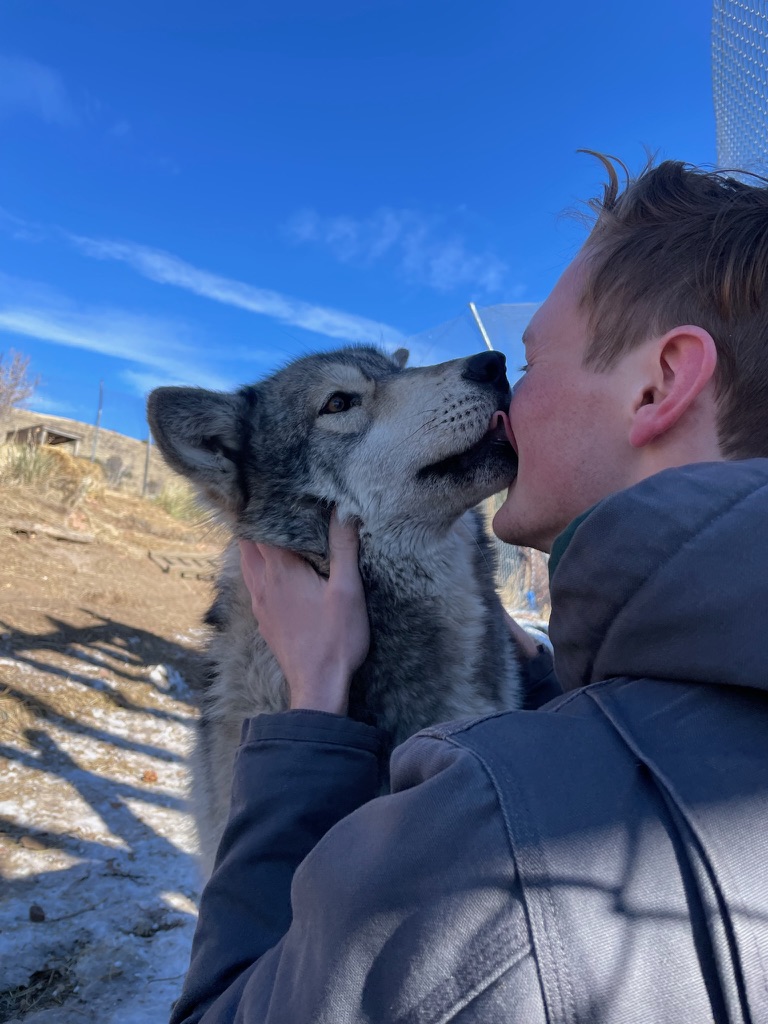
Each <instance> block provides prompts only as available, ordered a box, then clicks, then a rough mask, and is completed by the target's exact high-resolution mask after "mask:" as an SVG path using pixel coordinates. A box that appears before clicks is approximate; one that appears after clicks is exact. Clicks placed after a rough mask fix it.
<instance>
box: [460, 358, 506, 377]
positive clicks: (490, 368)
mask: <svg viewBox="0 0 768 1024" xmlns="http://www.w3.org/2000/svg"><path fill="white" fill-rule="evenodd" d="M461 376H462V377H463V378H464V379H465V380H472V381H475V382H476V383H478V384H503V383H505V382H506V379H507V359H506V356H504V355H503V354H502V353H501V352H478V354H477V355H476V356H470V357H469V359H468V360H467V365H466V366H465V367H464V370H463V372H462V374H461Z"/></svg>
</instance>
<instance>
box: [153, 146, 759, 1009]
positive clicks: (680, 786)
mask: <svg viewBox="0 0 768 1024" xmlns="http://www.w3.org/2000/svg"><path fill="white" fill-rule="evenodd" d="M606 166H607V167H608V169H609V184H608V186H607V187H606V190H605V196H604V197H603V200H602V202H601V203H600V204H598V219H597V223H596V226H595V228H594V230H593V231H592V233H591V235H590V237H589V239H588V240H587V243H586V245H585V247H584V249H583V250H582V252H581V253H580V255H579V256H578V257H577V258H576V260H575V261H574V262H573V263H572V264H571V266H570V267H568V269H567V270H566V271H565V273H564V274H563V277H562V278H561V280H560V281H559V282H558V284H557V286H556V287H555V289H554V291H553V292H552V294H551V295H550V297H549V298H548V299H547V301H546V302H545V303H544V304H543V306H542V307H541V308H540V309H539V311H538V312H537V314H536V316H535V317H534V319H533V321H532V322H531V325H530V327H529V329H528V331H527V332H526V348H527V359H528V367H527V369H526V373H525V376H524V378H523V379H522V381H521V382H520V383H519V385H518V386H517V388H516V389H515V394H514V397H513V401H512V405H511V408H510V414H509V415H510V422H511V427H512V431H513V433H514V438H515V443H516V447H517V449H518V452H519V460H520V464H519V472H518V475H517V477H516V479H515V480H514V481H513V482H512V483H511V485H510V488H509V494H508V497H507V499H506V501H505V503H504V505H503V506H502V508H501V509H500V510H499V512H498V513H497V516H496V520H495V523H494V529H495V531H496V533H497V534H498V535H499V536H500V537H501V538H502V539H504V540H507V541H509V542H513V543H518V544H527V545H535V546H537V547H539V548H541V549H542V550H545V551H551V559H550V566H551V569H552V571H553V575H552V606H553V613H552V622H551V635H552V638H553V642H554V648H555V661H556V667H557V675H558V678H559V680H560V683H561V684H562V687H563V690H564V691H565V696H562V697H560V698H557V699H555V700H554V701H551V702H550V703H548V704H546V705H545V706H543V707H541V708H539V709H538V710H535V711H521V712H512V713H508V714H504V715H496V716H492V717H490V718H485V719H482V720H479V721H469V722H454V723H449V724H446V725H444V726H439V727H435V728H433V729H430V730H427V731H426V732H424V733H421V734H419V735H418V736H416V737H414V738H413V739H412V740H410V741H409V742H408V743H406V744H404V745H403V746H402V747H400V748H399V749H398V750H397V751H396V752H395V755H394V757H393V763H392V787H393V792H392V795H391V796H387V797H384V798H382V799H380V800H374V801H372V800H371V798H372V797H373V796H374V795H375V787H376V777H377V750H378V743H379V738H378V734H377V732H376V730H375V729H373V728H371V727H369V726H366V725H363V724H361V723H358V722H353V721H350V720H349V719H347V718H346V717H345V716H344V712H345V709H346V699H347V696H346V695H347V687H348V684H349V679H350V676H351V674H352V672H353V671H354V670H355V668H356V667H357V666H358V665H359V664H360V663H361V661H362V660H363V658H364V657H365V653H366V651H367V647H368V625H367V620H366V616H365V606H364V603H363V597H362V592H361V587H360V581H359V577H358V575H357V563H356V540H355V535H354V531H351V530H349V529H344V528H342V527H340V526H338V525H337V524H336V523H335V522H334V523H333V528H332V535H331V541H332V545H331V546H332V568H331V576H330V579H329V580H328V581H327V582H326V581H323V580H320V579H318V578H317V577H316V576H315V575H314V573H312V572H311V570H307V568H306V566H304V565H303V564H302V563H300V562H299V561H298V560H296V559H294V558H293V557H291V556H289V555H287V554H285V553H283V552H278V551H274V550H270V549H263V548H262V549H257V548H255V547H254V546H252V545H251V546H245V547H244V551H243V569H244V575H245V578H246V582H247V583H248V586H249V589H250V590H251V593H252V596H253V604H254V611H255V613H256V615H257V618H258V620H259V623H260V629H261V631H262V633H263V634H264V636H265V637H266V639H267V640H268V642H269V643H270V645H271V646H272V648H273V650H274V653H275V655H276V656H277V658H278V661H279V662H280V664H281V666H282V668H283V670H284V672H285V675H286V678H287V679H288V681H289V684H290V689H291V697H292V708H293V709H294V710H291V711H289V712H286V713H285V714H282V715H274V716H261V717H260V718H257V719H253V720H251V721H250V722H249V723H247V725H246V728H245V730H244V737H243V739H244V742H243V745H242V747H241V749H240V752H239V754H238V762H237V766H236V770H235V784H234V795H233V805H232V813H231V818H230V824H229V827H228V829H227V832H226V834H225V837H224V840H223V842H222V846H221V850H220V853H219V858H218V863H217V868H216V870H215V871H214V874H213V877H212V878H211V881H210V882H209V884H208V887H207V889H206V891H205V893H204V895H203V899H202V904H201V911H200V922H199V927H198V933H197V936H196V940H195V946H194V950H193V956H192V964H191V968H190V972H189V975H188V977H187V981H186V986H185V989H184V993H183V995H182V997H181V999H180V1000H179V1003H178V1005H177V1007H176V1010H175V1013H174V1016H173V1021H174V1022H175V1024H181V1022H185V1024H191V1022H193V1021H195V1022H196V1021H203V1022H205V1024H218V1022H223V1021H238V1022H244V1024H245V1022H262V1021H263V1022H270V1024H272V1022H277V1021H280V1022H286V1024H287V1022H290V1024H300V1022H310V1021H311V1022H323V1024H346V1022H362V1021H366V1022H382V1024H383V1022H402V1024H405V1022H408V1024H427V1022H430V1024H431V1022H438V1021H440V1022H447V1021H456V1022H461V1024H469V1022H472V1024H474V1022H496V1021H499V1022H501V1021H504V1022H505V1024H510V1022H513V1021H520V1022H522V1024H537V1022H545V1021H546V1022H550V1024H552V1022H557V1024H560V1022H566V1021H567V1022H584V1024H598V1022H621V1024H629V1022H637V1024H651V1022H673V1021H674V1022H675V1024H702V1022H704V1021H715V1022H718V1024H720V1022H725V1021H728V1022H736V1021H744V1022H746V1021H752V1022H757V1021H764V1020H768V883H766V864H768V757H766V740H765V737H766V735H768V632H767V631H766V628H765V622H764V617H765V608H766V586H767V584H766V580H768V532H767V531H766V529H765V524H766V522H768V459H766V458H764V456H767V455H768V403H767V401H766V400H767V399H768V187H766V186H765V183H762V182H757V183H752V184H745V183H742V182H740V181H736V180H732V179H729V178H727V177H725V176H722V175H718V174H706V173H704V172H700V171H697V170H695V169H692V168H689V167H686V166H684V165H682V164H678V163H671V162H667V163H664V164H661V165H660V166H659V167H657V168H648V169H646V171H644V172H643V174H642V175H641V176H640V177H639V178H638V179H637V180H635V181H634V182H631V183H629V184H628V185H627V187H626V189H624V190H623V191H622V190H621V189H620V188H619V185H618V181H617V177H616V174H615V171H614V169H613V167H612V166H611V165H610V164H609V163H608V162H607V161H606ZM556 538H557V539H556ZM539 657H542V655H539ZM299 865H300V866H299Z"/></svg>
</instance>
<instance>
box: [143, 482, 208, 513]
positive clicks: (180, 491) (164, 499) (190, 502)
mask: <svg viewBox="0 0 768 1024" xmlns="http://www.w3.org/2000/svg"><path fill="white" fill-rule="evenodd" d="M154 500H155V504H156V505H159V506H160V508H162V509H164V510H165V511H166V512H167V513H168V515H169V516H173V518H174V519H181V520H182V521H183V522H186V523H199V522H202V521H203V519H205V517H206V515H207V513H206V511H205V509H203V508H202V507H201V505H200V503H199V501H198V499H197V494H196V493H195V491H194V490H193V488H192V487H190V485H189V484H188V483H187V482H186V481H184V480H178V481H177V480H173V481H170V482H169V483H167V484H166V485H165V487H163V489H162V491H161V492H160V493H159V494H158V495H157V497H156V498H155V499H154Z"/></svg>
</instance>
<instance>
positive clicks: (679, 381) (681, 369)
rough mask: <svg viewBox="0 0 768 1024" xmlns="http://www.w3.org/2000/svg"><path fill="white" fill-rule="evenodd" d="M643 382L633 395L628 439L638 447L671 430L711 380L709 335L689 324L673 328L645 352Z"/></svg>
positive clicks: (712, 350)
mask: <svg viewBox="0 0 768 1024" xmlns="http://www.w3.org/2000/svg"><path fill="white" fill-rule="evenodd" d="M649 360H650V362H649V364H648V369H649V372H648V375H647V383H646V385H645V387H644V388H643V390H642V392H641V393H640V394H639V395H638V396H637V402H636V405H635V410H634V414H633V419H632V427H631V430H630V434H629V442H630V444H631V445H633V446H634V447H635V448H642V447H644V446H645V445H647V444H650V443H651V442H652V441H656V440H657V439H658V438H660V437H661V436H662V435H663V434H666V433H667V431H669V430H671V429H672V428H673V427H674V426H675V425H676V424H677V423H679V422H680V420H681V419H682V417H683V416H684V415H685V414H686V412H687V411H688V410H689V409H690V408H691V406H692V405H693V403H694V402H695V401H696V399H697V398H698V397H699V395H700V394H701V392H702V391H703V390H704V388H705V387H706V386H707V384H708V383H709V382H710V380H712V377H713V375H714V372H715V366H716V365H717V349H716V347H715V342H714V340H713V338H712V335H711V334H709V333H708V332H707V331H705V330H704V329H703V328H702V327H695V326H692V325H690V324H688V325H686V326H683V327H674V328H673V329H672V330H671V331H668V332H667V333H666V334H665V335H663V336H662V337H661V338H659V339H658V340H657V341H656V342H654V343H653V344H652V346H651V348H650V351H649Z"/></svg>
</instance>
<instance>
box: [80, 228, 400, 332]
mask: <svg viewBox="0 0 768 1024" xmlns="http://www.w3.org/2000/svg"><path fill="white" fill-rule="evenodd" d="M67 237H68V238H69V240H70V241H71V242H72V244H73V245H75V246H76V247H77V248H78V249H79V250H80V251H81V252H83V253H85V254H86V255H87V256H93V257H95V258H96V259H102V260H117V261H119V262H121V263H126V264H127V265H128V266H130V267H132V268H133V269H134V270H136V271H137V272H138V273H139V274H141V275H143V276H144V277H147V278H149V279H150V280H151V281H157V282H158V283H159V284H169V285H174V286H175V287H177V288H183V289H184V290H185V291H188V292H193V293H194V294H195V295H201V296H203V297H205V298H207V299H213V301H214V302H221V303H224V304H225V305H227V306H236V307H238V308H239V309H245V310H248V312H250V313H258V314H260V315H261V316H266V317H270V318H271V319H272V320H277V321H278V322H279V323H283V324H287V325H289V326H291V327H301V328H303V329H304V330H306V331H312V332H313V333H315V334H321V335H324V336H325V337H328V338H338V339H340V340H343V341H355V342H369V343H375V344H381V345H396V344H398V343H399V342H401V341H402V339H403V335H402V334H401V333H400V331H398V330H397V329H396V328H394V327H391V326H390V325H389V324H384V323H380V322H378V321H376V320H369V319H367V318H366V317H362V316H356V315H355V314H353V313H346V312H343V311H342V310H338V309H332V308H330V307H328V306H315V305H313V304H312V303H309V302H303V301H302V300H301V299H295V298H293V297H292V296H289V295H283V294H281V293H280V292H274V291H270V290H268V289H265V288H258V287H256V286H255V285H252V284H246V283H245V282H243V281H236V280H233V279H231V278H228V277H222V276H221V275H219V274H214V273H211V272H210V271H208V270H202V269H200V268H199V267H194V266H192V264H190V263H187V262H185V261H184V260H182V259H179V257H178V256H174V255H173V254H172V253H169V252H164V251H163V250H161V249H152V248H149V247H148V246H145V245H138V244H136V243H133V242H115V241H109V240H107V239H95V238H84V237H82V236H79V235H72V234H70V235H68V236H67Z"/></svg>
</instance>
